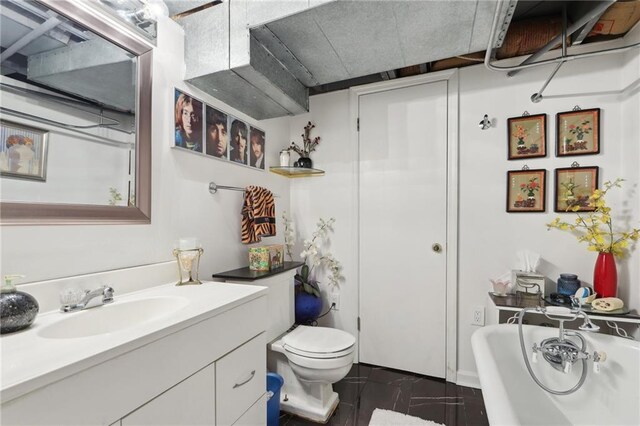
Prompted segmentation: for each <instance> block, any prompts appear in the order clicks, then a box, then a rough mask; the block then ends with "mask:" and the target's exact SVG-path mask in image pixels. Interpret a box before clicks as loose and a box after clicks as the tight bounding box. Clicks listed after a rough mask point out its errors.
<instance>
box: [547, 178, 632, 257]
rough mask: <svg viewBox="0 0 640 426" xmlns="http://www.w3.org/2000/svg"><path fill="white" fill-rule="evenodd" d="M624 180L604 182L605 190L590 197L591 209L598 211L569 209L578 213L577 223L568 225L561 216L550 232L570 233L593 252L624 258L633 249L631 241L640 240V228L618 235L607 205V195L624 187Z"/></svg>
mask: <svg viewBox="0 0 640 426" xmlns="http://www.w3.org/2000/svg"><path fill="white" fill-rule="evenodd" d="M623 181H624V179H619V178H618V179H616V180H615V181H614V182H611V181H607V182H605V183H604V185H603V186H604V189H596V190H594V191H593V193H592V194H591V195H590V196H589V207H592V208H594V211H592V212H589V213H586V214H580V213H578V210H580V205H575V206H573V207H569V208H567V211H573V212H575V213H576V214H577V215H578V217H577V218H576V220H575V223H569V222H564V221H562V220H560V218H559V217H557V218H556V219H555V220H554V221H553V222H551V223H547V229H551V228H556V229H559V230H561V231H570V232H572V233H573V234H575V235H576V236H577V238H578V242H586V243H587V244H588V247H587V249H588V250H589V251H597V252H600V253H612V254H613V255H614V256H617V257H622V256H624V254H625V250H626V249H627V248H628V247H629V243H630V241H637V240H638V239H639V238H640V229H637V228H632V229H631V230H630V231H627V232H614V230H613V225H612V224H611V208H610V207H608V206H607V203H606V200H605V195H606V194H607V192H609V190H610V189H611V188H614V187H618V188H620V187H622V182H623Z"/></svg>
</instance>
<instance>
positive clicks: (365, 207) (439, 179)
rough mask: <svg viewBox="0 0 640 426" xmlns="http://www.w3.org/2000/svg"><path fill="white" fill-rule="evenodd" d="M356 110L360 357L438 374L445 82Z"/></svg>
mask: <svg viewBox="0 0 640 426" xmlns="http://www.w3.org/2000/svg"><path fill="white" fill-rule="evenodd" d="M359 117H360V133H359V151H360V242H359V243H360V324H361V327H360V353H359V356H360V362H364V363H368V364H374V365H380V366H384V367H390V368H396V369H400V370H405V371H412V372H415V373H419V374H425V375H429V376H434V377H442V378H444V377H445V372H446V371H445V370H446V356H445V355H446V342H445V326H446V282H445V276H446V256H445V253H444V251H445V250H446V247H445V241H446V206H447V83H446V82H434V83H428V84H421V85H416V86H412V87H406V88H401V89H395V90H388V91H384V92H376V93H372V94H365V95H361V96H360V97H359ZM434 244H439V245H440V246H441V247H442V249H441V250H440V252H439V253H438V252H436V251H434V250H433V248H432V246H433V245H434Z"/></svg>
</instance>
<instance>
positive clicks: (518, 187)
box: [507, 169, 547, 213]
mask: <svg viewBox="0 0 640 426" xmlns="http://www.w3.org/2000/svg"><path fill="white" fill-rule="evenodd" d="M546 178H547V171H546V170H545V169H536V170H509V171H508V172H507V213H542V212H545V211H546V199H547V197H546V191H547V184H546Z"/></svg>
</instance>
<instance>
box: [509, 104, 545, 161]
mask: <svg viewBox="0 0 640 426" xmlns="http://www.w3.org/2000/svg"><path fill="white" fill-rule="evenodd" d="M507 138H508V141H509V160H517V159H521V158H536V157H546V155H547V114H536V115H524V116H522V117H511V118H509V119H508V120H507Z"/></svg>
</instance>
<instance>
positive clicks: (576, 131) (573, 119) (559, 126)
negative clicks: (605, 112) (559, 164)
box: [556, 108, 600, 157]
mask: <svg viewBox="0 0 640 426" xmlns="http://www.w3.org/2000/svg"><path fill="white" fill-rule="evenodd" d="M599 153H600V108H593V109H583V110H580V109H578V110H574V111H566V112H559V113H558V114H556V155H557V156H558V157H566V156H570V155H588V154H599Z"/></svg>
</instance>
